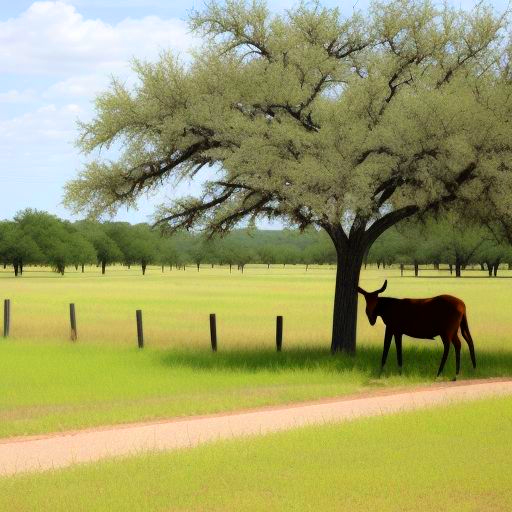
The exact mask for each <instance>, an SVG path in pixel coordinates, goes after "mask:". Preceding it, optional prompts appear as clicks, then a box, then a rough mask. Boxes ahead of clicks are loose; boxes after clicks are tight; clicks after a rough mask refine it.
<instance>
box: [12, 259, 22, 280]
mask: <svg viewBox="0 0 512 512" xmlns="http://www.w3.org/2000/svg"><path fill="white" fill-rule="evenodd" d="M12 266H13V267H14V276H15V277H18V273H19V271H20V268H19V265H18V262H17V261H15V262H14V263H13V264H12Z"/></svg>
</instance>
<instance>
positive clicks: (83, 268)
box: [82, 263, 84, 274]
mask: <svg viewBox="0 0 512 512" xmlns="http://www.w3.org/2000/svg"><path fill="white" fill-rule="evenodd" d="M83 273H84V264H83V263H82V274H83Z"/></svg>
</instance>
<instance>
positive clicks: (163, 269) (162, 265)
mask: <svg viewBox="0 0 512 512" xmlns="http://www.w3.org/2000/svg"><path fill="white" fill-rule="evenodd" d="M163 273H164V266H163V265H162V274H163Z"/></svg>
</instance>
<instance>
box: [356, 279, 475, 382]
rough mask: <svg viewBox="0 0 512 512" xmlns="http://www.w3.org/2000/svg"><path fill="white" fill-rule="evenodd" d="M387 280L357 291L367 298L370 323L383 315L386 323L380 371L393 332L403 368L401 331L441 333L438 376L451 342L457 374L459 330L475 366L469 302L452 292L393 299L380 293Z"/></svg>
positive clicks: (424, 334)
mask: <svg viewBox="0 0 512 512" xmlns="http://www.w3.org/2000/svg"><path fill="white" fill-rule="evenodd" d="M387 284H388V282H387V280H386V281H384V285H383V286H382V288H380V289H378V290H375V291H374V292H367V291H365V290H363V289H362V288H360V287H358V288H357V291H358V292H359V293H362V294H363V295H364V298H365V299H366V315H367V316H368V320H369V321H370V324H371V325H375V322H376V321H377V317H378V316H380V317H381V318H382V321H383V322H384V324H385V325H386V334H385V335H384V351H383V353H382V366H381V371H382V369H383V368H384V365H385V364H386V359H387V357H388V351H389V347H390V345H391V340H392V338H393V336H394V337H395V344H396V353H397V359H398V366H399V367H400V372H401V371H402V335H404V334H405V335H407V336H411V337H413V338H426V339H434V337H435V336H441V340H442V341H443V345H444V351H443V357H442V358H441V365H440V366H439V371H438V372H437V376H438V377H439V375H440V374H441V372H442V371H443V368H444V364H445V363H446V358H447V357H448V352H449V350H450V343H453V346H454V347H455V364H456V375H458V374H459V369H460V348H461V342H460V339H459V336H458V334H457V333H458V330H459V328H460V331H461V333H462V336H463V337H464V339H465V340H466V342H467V344H468V347H469V353H470V354H471V361H472V363H473V368H476V358H475V349H474V346H473V339H472V338H471V333H470V332H469V327H468V319H467V317H466V305H465V304H464V302H462V301H461V300H460V299H458V298H457V297H452V296H451V295H438V296H437V297H432V298H430V299H393V298H391V297H379V293H382V292H383V291H384V290H385V289H386V286H387Z"/></svg>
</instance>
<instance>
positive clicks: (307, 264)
mask: <svg viewBox="0 0 512 512" xmlns="http://www.w3.org/2000/svg"><path fill="white" fill-rule="evenodd" d="M308 267H309V263H306V272H307V271H308Z"/></svg>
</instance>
